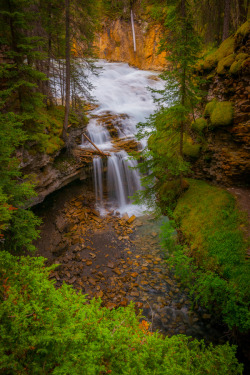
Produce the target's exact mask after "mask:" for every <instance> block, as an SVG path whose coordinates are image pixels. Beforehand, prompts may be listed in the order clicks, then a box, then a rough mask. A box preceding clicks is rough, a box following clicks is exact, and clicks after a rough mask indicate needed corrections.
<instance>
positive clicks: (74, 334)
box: [0, 252, 242, 375]
mask: <svg viewBox="0 0 250 375" xmlns="http://www.w3.org/2000/svg"><path fill="white" fill-rule="evenodd" d="M54 268H55V266H53V267H50V268H45V267H44V266H43V259H42V258H41V257H40V258H31V257H20V258H16V257H13V256H12V255H10V254H8V253H6V252H2V253H0V272H1V275H2V276H1V284H0V292H1V294H0V295H1V310H0V319H1V328H0V333H1V334H0V358H1V370H2V372H4V373H6V374H10V375H11V374H13V375H14V374H34V375H35V374H55V375H56V374H71V375H78V374H79V375H82V374H86V375H97V374H114V375H122V374H124V375H127V374H142V375H151V374H159V375H165V374H169V375H175V374H187V375H189V374H193V375H202V374H204V375H205V374H211V375H215V374H217V375H220V374H221V375H224V374H228V375H237V374H242V365H240V364H238V362H237V360H236V358H235V351H236V350H235V347H230V346H229V345H222V346H217V347H213V346H212V345H209V346H208V347H206V346H205V345H204V343H203V342H199V341H197V340H193V341H190V340H189V339H188V338H187V337H186V336H183V335H179V336H173V337H172V338H168V337H166V338H165V339H164V338H162V336H159V335H158V334H157V333H154V334H153V333H151V332H149V331H148V323H147V322H146V321H142V322H141V323H139V319H140V317H138V316H136V315H135V312H134V308H133V305H130V306H128V307H127V308H118V309H117V310H115V309H113V310H111V311H110V310H108V309H106V308H101V306H100V305H101V301H100V300H98V301H96V300H95V299H94V300H92V301H90V303H87V302H86V299H85V297H84V296H83V295H82V294H80V293H79V294H77V293H76V292H75V291H74V290H73V289H72V288H71V287H70V286H68V285H63V286H62V287H61V288H60V289H57V290H56V289H55V288H54V286H53V283H52V281H49V280H48V276H49V273H50V271H51V270H52V269H54Z"/></svg>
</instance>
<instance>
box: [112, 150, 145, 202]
mask: <svg viewBox="0 0 250 375" xmlns="http://www.w3.org/2000/svg"><path fill="white" fill-rule="evenodd" d="M135 167H136V162H135V161H134V160H129V158H128V154H127V153H126V152H125V151H124V150H123V151H120V152H117V153H115V154H112V155H111V156H110V157H109V158H108V178H107V184H108V185H107V186H108V192H109V199H110V200H111V201H112V200H115V201H117V202H118V206H119V208H121V209H123V208H124V206H126V205H127V204H128V203H131V200H130V198H129V197H130V196H132V195H133V194H134V193H135V192H136V191H137V190H140V189H141V182H140V176H139V173H138V171H137V170H136V169H134V168H135Z"/></svg>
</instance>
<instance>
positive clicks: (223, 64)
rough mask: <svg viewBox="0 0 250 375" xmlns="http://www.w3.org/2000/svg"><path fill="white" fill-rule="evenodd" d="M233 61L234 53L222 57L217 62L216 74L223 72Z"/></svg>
mask: <svg viewBox="0 0 250 375" xmlns="http://www.w3.org/2000/svg"><path fill="white" fill-rule="evenodd" d="M234 61H235V54H234V53H231V55H229V56H226V57H224V58H223V59H222V60H220V61H219V62H218V65H217V69H216V71H217V73H218V74H225V73H226V71H227V68H229V67H230V66H231V65H232V64H233V63H234Z"/></svg>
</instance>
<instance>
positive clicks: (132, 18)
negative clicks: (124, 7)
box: [131, 9, 136, 52]
mask: <svg viewBox="0 0 250 375" xmlns="http://www.w3.org/2000/svg"><path fill="white" fill-rule="evenodd" d="M131 25H132V33H133V42H134V52H136V40H135V25H134V15H133V11H132V9H131Z"/></svg>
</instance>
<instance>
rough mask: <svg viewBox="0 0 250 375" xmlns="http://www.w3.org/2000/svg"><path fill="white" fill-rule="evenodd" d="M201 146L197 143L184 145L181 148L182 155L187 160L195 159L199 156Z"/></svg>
mask: <svg viewBox="0 0 250 375" xmlns="http://www.w3.org/2000/svg"><path fill="white" fill-rule="evenodd" d="M200 151H201V145H200V144H197V143H193V144H192V143H188V142H187V143H185V144H184V146H183V154H184V155H185V156H187V157H189V158H192V159H197V158H198V157H199V155H200Z"/></svg>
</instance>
